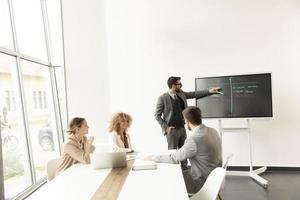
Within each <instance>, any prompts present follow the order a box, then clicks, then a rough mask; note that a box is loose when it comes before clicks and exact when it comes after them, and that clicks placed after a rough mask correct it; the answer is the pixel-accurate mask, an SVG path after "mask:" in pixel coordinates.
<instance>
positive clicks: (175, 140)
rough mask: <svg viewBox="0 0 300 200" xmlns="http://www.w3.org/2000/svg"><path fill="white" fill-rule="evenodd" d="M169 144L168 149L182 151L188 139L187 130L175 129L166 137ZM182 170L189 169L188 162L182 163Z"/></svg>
mask: <svg viewBox="0 0 300 200" xmlns="http://www.w3.org/2000/svg"><path fill="white" fill-rule="evenodd" d="M166 137H167V142H168V149H180V148H181V147H182V146H183V145H184V142H185V139H186V131H185V128H174V129H171V132H170V133H168V134H167V135H166ZM181 168H182V169H183V170H184V169H187V160H184V161H182V162H181Z"/></svg>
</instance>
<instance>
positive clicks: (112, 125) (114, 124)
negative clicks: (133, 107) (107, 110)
mask: <svg viewBox="0 0 300 200" xmlns="http://www.w3.org/2000/svg"><path fill="white" fill-rule="evenodd" d="M122 119H127V120H128V127H130V125H131V122H132V117H131V116H130V115H129V114H127V113H124V112H117V113H115V114H113V115H112V117H111V120H110V122H109V126H108V131H109V132H113V131H116V132H117V133H118V130H119V128H120V123H121V120H122ZM125 131H126V130H125Z"/></svg>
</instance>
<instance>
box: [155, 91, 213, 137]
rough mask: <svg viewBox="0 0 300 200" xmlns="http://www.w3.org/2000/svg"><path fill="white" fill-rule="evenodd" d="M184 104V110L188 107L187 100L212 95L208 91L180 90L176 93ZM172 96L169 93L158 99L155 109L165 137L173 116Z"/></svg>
mask: <svg viewBox="0 0 300 200" xmlns="http://www.w3.org/2000/svg"><path fill="white" fill-rule="evenodd" d="M176 94H177V95H178V96H179V97H180V98H181V99H182V100H183V102H184V108H186V107H187V101H186V100H187V99H193V98H196V99H199V98H202V97H206V96H208V95H210V93H209V91H208V90H201V91H195V92H184V91H182V90H180V91H179V92H177V93H176ZM170 98H171V96H170V95H169V93H168V92H166V93H164V94H162V95H161V96H159V97H158V100H157V103H156V109H155V114H154V116H155V119H156V120H157V122H158V123H159V125H160V126H161V128H162V133H163V135H166V129H167V128H168V122H169V121H170V119H171V117H172V115H173V107H172V102H171V99H170Z"/></svg>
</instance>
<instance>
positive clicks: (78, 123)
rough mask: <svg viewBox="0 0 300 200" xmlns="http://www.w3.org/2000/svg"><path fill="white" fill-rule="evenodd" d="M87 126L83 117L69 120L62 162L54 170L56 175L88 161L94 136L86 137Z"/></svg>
mask: <svg viewBox="0 0 300 200" xmlns="http://www.w3.org/2000/svg"><path fill="white" fill-rule="evenodd" d="M88 129H89V126H88V124H87V122H86V120H85V119H84V118H80V117H75V118H73V119H72V120H71V122H70V124H69V130H68V133H69V135H68V138H67V140H66V142H65V145H64V152H63V155H62V162H61V163H60V165H59V166H58V168H57V170H56V175H58V174H59V173H61V172H63V171H65V170H66V169H68V168H69V167H70V166H72V165H74V164H77V163H84V164H89V163H90V154H91V153H92V152H93V151H94V149H95V147H94V146H93V145H92V144H93V141H94V138H93V137H90V138H87V137H86V136H85V135H86V134H87V133H88Z"/></svg>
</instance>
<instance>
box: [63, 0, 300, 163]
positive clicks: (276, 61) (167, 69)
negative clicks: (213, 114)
mask: <svg viewBox="0 0 300 200" xmlns="http://www.w3.org/2000/svg"><path fill="white" fill-rule="evenodd" d="M103 2H104V3H103ZM74 4H75V6H74ZM76 8H77V9H76ZM79 8H80V9H79ZM65 10H66V11H64V15H67V18H66V20H65V27H66V26H67V30H69V31H68V32H67V31H66V35H65V39H66V40H67V42H68V43H67V45H66V46H67V55H68V56H69V57H67V61H68V62H67V67H68V70H69V72H68V88H69V104H70V106H69V110H70V113H76V112H77V111H78V112H79V113H80V114H81V113H84V115H85V116H88V118H91V120H92V121H93V122H94V124H93V125H91V126H92V127H95V129H94V130H96V131H98V130H101V131H102V130H104V128H106V126H107V124H103V123H107V120H108V116H109V115H110V114H111V113H112V112H115V111H125V112H129V113H131V114H132V116H133V118H134V121H133V125H132V127H131V135H132V138H133V141H134V143H135V145H136V146H137V148H138V149H159V150H162V149H166V140H165V138H164V137H163V136H162V135H161V130H160V127H159V126H158V124H157V122H156V121H155V119H154V110H155V104H156V100H157V97H158V96H159V95H160V94H162V93H163V92H165V91H166V90H167V85H166V80H167V78H168V77H169V76H171V75H178V76H181V77H182V82H183V84H184V85H183V89H185V90H187V91H188V90H193V89H194V79H195V77H202V76H218V75H231V74H247V73H261V72H272V75H273V80H272V81H273V85H272V86H273V107H274V118H273V119H268V120H253V121H252V133H253V135H252V139H253V157H254V159H253V161H254V163H253V164H254V165H269V166H298V167H299V166H300V157H299V156H298V152H300V140H299V134H300V128H299V126H298V119H299V117H300V105H299V103H298V101H299V99H300V84H297V78H298V74H299V72H300V70H299V69H298V68H297V67H299V64H300V58H299V53H300V38H299V35H300V23H299V21H300V2H299V1H296V0H251V1H250V0H248V1H246V0H242V1H241V0H230V1H222V0H212V1H205V0H192V1H183V0H181V1H180V0H159V1H158V0H148V1H146V0H127V1H122V0H107V1H95V0H92V1H86V2H84V1H81V2H79V1H78V0H77V1H75V2H74V1H70V0H69V1H67V0H65ZM78 13H79V14H80V15H79V14H78ZM79 16H80V18H79ZM77 18H78V19H77ZM103 20H105V23H104V22H103ZM78 21H79V22H82V23H80V24H77V23H78ZM87 30H88V31H87ZM103 31H105V32H106V35H105V34H104V33H103ZM68 37H69V38H68ZM105 42H106V43H107V49H106V45H105V44H103V43H105ZM87 47H92V48H91V50H90V49H89V48H87ZM68 50H69V52H68ZM93 50H94V51H93ZM106 50H107V51H106ZM106 54H107V56H106ZM95 57H97V58H98V59H91V58H95ZM106 59H107V60H106ZM106 61H107V62H106ZM84 66H85V67H84ZM99 66H101V67H99ZM102 66H103V67H104V66H107V68H105V67H104V68H102ZM106 69H107V70H106ZM83 71H84V73H82V72H83ZM96 74H97V75H96ZM98 75H99V76H98ZM106 75H107V76H108V77H106ZM82 76H83V77H82ZM79 77H82V80H84V81H83V82H84V84H83V88H90V90H89V91H85V92H83V91H81V92H82V94H84V97H86V98H84V97H81V98H80V101H81V100H82V101H83V102H85V103H84V105H85V106H87V108H85V107H82V108H78V107H77V103H79V102H80V101H77V98H78V95H77V94H76V92H77V91H78V89H79V88H78V82H77V81H78V80H77V78H79ZM87 80H92V82H93V84H88V83H87ZM107 81H108V82H107ZM100 83H102V84H100ZM103 83H105V85H103ZM107 88H109V90H108V91H106V90H105V89H107ZM108 95H109V97H108ZM94 97H95V99H93V98H94ZM189 104H190V105H193V104H194V100H191V101H189ZM80 105H82V104H80ZM101 105H102V106H101ZM103 105H109V108H108V107H103ZM97 123H98V124H97ZM205 123H208V124H209V125H212V126H215V127H217V123H216V121H206V122H205ZM234 123H235V124H239V121H236V122H234ZM223 142H224V154H228V153H231V152H233V153H234V157H233V159H232V161H231V163H230V165H247V163H248V160H247V158H248V153H247V137H246V135H245V134H237V133H226V134H224V137H223Z"/></svg>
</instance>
